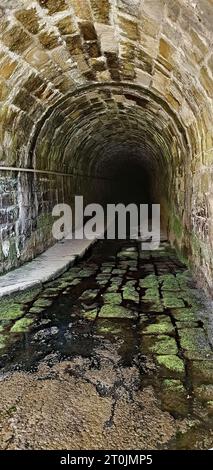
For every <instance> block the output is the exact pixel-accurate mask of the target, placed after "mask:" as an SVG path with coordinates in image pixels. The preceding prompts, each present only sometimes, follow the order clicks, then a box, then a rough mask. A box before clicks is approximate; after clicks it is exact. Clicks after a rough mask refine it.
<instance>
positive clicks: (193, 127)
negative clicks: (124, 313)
mask: <svg viewBox="0 0 213 470" xmlns="http://www.w3.org/2000/svg"><path fill="white" fill-rule="evenodd" d="M0 15H1V18H0V101H1V109H0V125H1V128H0V166H1V167H4V168H5V169H1V171H0V201H1V210H0V224H1V225H0V261H1V268H0V272H5V271H6V270H8V269H10V268H12V267H15V266H17V265H19V264H21V263H23V262H24V261H26V260H29V259H30V258H31V257H34V256H35V255H36V254H38V253H40V252H42V251H43V250H44V249H45V248H47V247H48V246H50V245H51V244H52V243H53V240H52V237H51V226H52V217H51V210H52V207H53V205H54V204H55V203H56V202H67V203H70V202H72V201H73V198H74V195H75V194H84V196H85V199H86V201H88V202H90V201H92V200H94V198H97V199H99V200H100V198H103V199H105V200H106V199H107V198H108V197H109V196H108V195H109V194H110V193H111V192H112V190H113V188H114V185H115V179H117V178H118V174H119V167H120V169H121V173H122V168H123V167H124V165H125V166H127V167H128V166H129V168H130V167H132V166H133V165H136V166H137V165H138V168H141V173H144V174H146V175H148V176H149V182H150V191H151V195H152V199H154V200H153V201H152V202H160V203H161V206H162V219H163V220H162V223H163V225H164V227H165V228H166V230H167V232H168V235H169V238H170V240H171V241H172V242H173V243H175V245H176V246H177V248H178V249H179V250H180V251H181V252H182V254H183V255H184V256H185V257H186V258H187V259H188V260H189V261H190V263H191V264H192V266H193V269H194V272H195V273H196V274H197V276H198V278H199V279H200V280H201V281H202V283H203V285H205V286H207V288H208V290H210V291H211V290H212V288H213V266H212V259H213V257H212V255H213V223H212V215H213V189H212V168H213V166H212V161H213V159H212V155H213V153H212V129H211V119H212V114H211V113H212V91H213V78H212V73H213V55H212V52H211V50H212V22H213V10H212V2H211V0H199V1H196V0H190V1H189V0H172V1H171V0H132V1H131V0H111V1H109V0H90V1H89V0H39V1H28V0H27V1H26V0H25V1H24V2H22V1H18V2H17V1H16V2H15V1H13V0H11V1H8V0H7V1H5V2H4V1H1V8H0ZM12 167H15V168H17V169H18V168H21V169H34V170H36V171H37V172H36V173H32V172H29V171H26V172H21V171H14V170H11V169H7V170H6V168H12ZM38 170H40V171H41V172H38ZM42 171H43V172H44V173H42ZM48 172H50V173H48ZM59 173H60V174H59Z"/></svg>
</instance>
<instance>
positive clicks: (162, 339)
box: [148, 335, 178, 356]
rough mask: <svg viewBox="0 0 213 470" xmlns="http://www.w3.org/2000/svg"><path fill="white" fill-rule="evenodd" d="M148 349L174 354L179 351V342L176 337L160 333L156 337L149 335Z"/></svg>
mask: <svg viewBox="0 0 213 470" xmlns="http://www.w3.org/2000/svg"><path fill="white" fill-rule="evenodd" d="M149 338H150V339H149V342H150V344H149V346H148V350H149V351H150V352H151V353H153V354H158V355H159V356H162V355H173V354H177V353H178V348H177V344H176V341H175V339H174V338H170V337H169V336H166V335H158V336H156V337H154V336H153V337H151V336H150V337H149Z"/></svg>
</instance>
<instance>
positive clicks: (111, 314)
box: [98, 305, 136, 319]
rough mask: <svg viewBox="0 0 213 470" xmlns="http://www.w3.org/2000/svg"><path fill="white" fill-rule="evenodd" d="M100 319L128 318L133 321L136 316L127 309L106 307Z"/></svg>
mask: <svg viewBox="0 0 213 470" xmlns="http://www.w3.org/2000/svg"><path fill="white" fill-rule="evenodd" d="M98 317H99V318H124V319H125V318H126V319H133V318H135V317H136V314H135V313H134V312H133V311H132V310H129V309H127V308H125V307H121V306H117V305H104V306H103V307H102V308H101V310H100V312H99V315H98Z"/></svg>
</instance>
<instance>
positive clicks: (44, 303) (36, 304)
mask: <svg viewBox="0 0 213 470" xmlns="http://www.w3.org/2000/svg"><path fill="white" fill-rule="evenodd" d="M52 303H53V300H52V299H43V298H39V299H38V300H36V302H34V304H33V307H45V308H48V307H50V306H51V305H52Z"/></svg>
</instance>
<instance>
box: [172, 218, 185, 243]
mask: <svg viewBox="0 0 213 470" xmlns="http://www.w3.org/2000/svg"><path fill="white" fill-rule="evenodd" d="M171 229H172V231H173V233H174V235H175V237H176V238H177V239H178V240H180V239H181V238H182V235H183V225H182V223H181V221H180V219H179V217H177V216H173V218H172V223H171Z"/></svg>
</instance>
